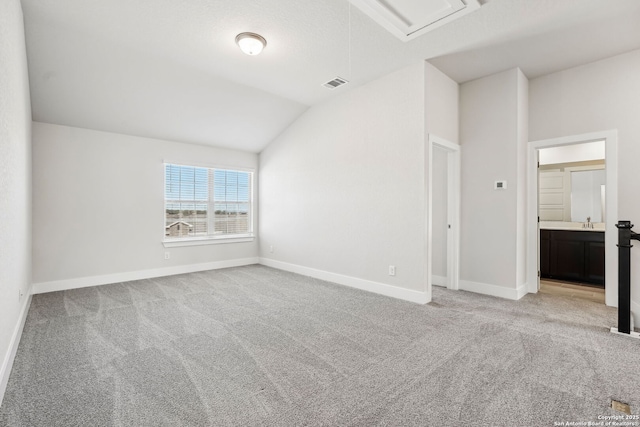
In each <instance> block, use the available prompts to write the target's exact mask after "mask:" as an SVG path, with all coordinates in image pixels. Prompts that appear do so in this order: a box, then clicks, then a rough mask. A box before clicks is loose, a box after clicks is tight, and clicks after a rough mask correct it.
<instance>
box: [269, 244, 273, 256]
mask: <svg viewBox="0 0 640 427" xmlns="http://www.w3.org/2000/svg"><path fill="white" fill-rule="evenodd" d="M269 253H271V254H272V253H273V245H270V246H269Z"/></svg>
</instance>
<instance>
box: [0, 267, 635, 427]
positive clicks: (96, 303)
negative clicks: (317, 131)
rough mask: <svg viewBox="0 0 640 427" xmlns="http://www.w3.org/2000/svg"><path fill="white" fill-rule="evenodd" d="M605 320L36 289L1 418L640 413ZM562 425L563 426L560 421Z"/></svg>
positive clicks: (546, 417) (303, 284)
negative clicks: (622, 406)
mask: <svg viewBox="0 0 640 427" xmlns="http://www.w3.org/2000/svg"><path fill="white" fill-rule="evenodd" d="M615 321H616V311H615V309H612V308H607V307H604V306H602V305H600V304H597V303H594V302H589V301H584V302H579V301H575V300H571V299H568V298H563V297H557V296H549V295H540V294H538V295H527V296H525V297H524V298H523V299H521V300H520V301H507V300H502V299H498V298H493V297H488V296H483V295H477V294H472V293H468V292H463V291H458V292H453V291H448V290H446V289H441V288H435V289H434V298H433V302H432V303H430V304H427V305H425V306H420V305H416V304H412V303H408V302H404V301H399V300H395V299H392V298H386V297H383V296H379V295H375V294H371V293H367V292H362V291H358V290H354V289H350V288H347V287H342V286H339V285H335V284H331V283H327V282H323V281H320V280H316V279H311V278H308V277H304V276H299V275H296V274H292V273H287V272H283V271H279V270H275V269H271V268H267V267H264V266H259V265H255V266H247V267H240V268H231V269H224V270H216V271H209V272H202V273H193V274H185V275H178V276H171V277H164V278H158V279H149V280H140V281H135V282H127V283H119V284H114V285H106V286H98V287H91V288H84V289H77V290H71V291H65V292H53V293H49V294H42V295H35V296H34V297H33V301H32V304H31V309H30V311H29V314H28V318H27V322H26V326H25V329H24V333H23V335H22V339H21V342H20V346H19V349H18V354H17V356H16V360H15V364H14V367H13V371H12V373H11V377H10V379H9V385H8V388H7V392H6V395H5V398H4V402H3V404H2V406H1V407H0V425H2V426H47V427H49V426H218V425H232V426H299V425H310V426H315V425H326V426H376V425H379V426H411V425H416V426H553V425H559V424H554V423H560V422H565V423H566V422H588V421H592V422H594V421H599V419H598V417H599V416H611V415H623V414H621V413H619V412H614V411H613V410H612V409H611V408H610V402H611V399H616V400H621V401H624V402H627V403H629V404H630V405H631V407H632V412H633V413H634V414H638V410H639V409H640V369H639V368H640V341H638V340H633V339H629V338H625V337H620V336H616V335H613V334H611V333H609V332H608V327H610V326H614V325H615ZM565 425H566V424H565Z"/></svg>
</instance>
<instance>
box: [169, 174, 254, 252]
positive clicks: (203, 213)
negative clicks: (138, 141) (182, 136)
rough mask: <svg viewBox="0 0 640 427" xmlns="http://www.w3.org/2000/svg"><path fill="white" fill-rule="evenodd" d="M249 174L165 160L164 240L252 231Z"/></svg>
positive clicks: (251, 176) (244, 233) (226, 235)
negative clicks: (166, 161) (170, 162)
mask: <svg viewBox="0 0 640 427" xmlns="http://www.w3.org/2000/svg"><path fill="white" fill-rule="evenodd" d="M252 181H253V174H252V173H251V172H246V171H237V170H227V169H210V168H202V167H196V166H184V165H175V164H169V163H166V164H165V196H164V198H165V230H164V231H165V240H173V239H189V238H216V237H231V236H237V235H242V236H246V235H251V233H252V231H253V230H252V220H251V212H252V206H251V205H252V188H251V187H252Z"/></svg>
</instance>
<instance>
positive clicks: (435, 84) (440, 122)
mask: <svg viewBox="0 0 640 427" xmlns="http://www.w3.org/2000/svg"><path fill="white" fill-rule="evenodd" d="M424 82H425V83H424V93H425V97H424V101H425V131H426V132H427V133H431V134H433V135H436V136H439V137H440V138H444V139H446V140H447V141H449V142H452V143H454V144H458V140H459V136H458V134H459V123H458V122H459V118H458V115H459V85H458V83H456V82H455V81H454V80H452V79H451V78H449V77H448V76H447V75H446V74H444V73H443V72H442V71H440V70H438V69H437V68H436V67H435V66H433V65H431V64H430V63H429V62H425V66H424Z"/></svg>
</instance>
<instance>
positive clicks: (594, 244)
mask: <svg viewBox="0 0 640 427" xmlns="http://www.w3.org/2000/svg"><path fill="white" fill-rule="evenodd" d="M604 263H605V258H604V229H597V228H596V229H584V228H572V227H552V226H549V227H545V228H543V227H542V226H541V228H540V276H541V277H542V278H549V279H557V280H564V281H571V282H579V283H588V284H592V285H598V286H602V287H604Z"/></svg>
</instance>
